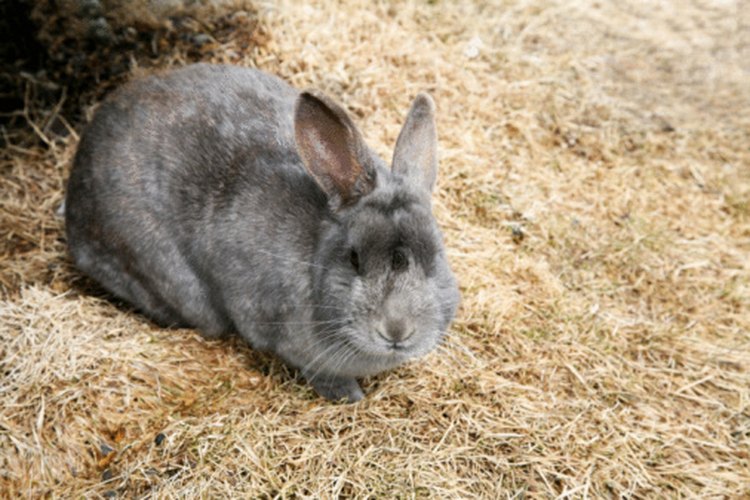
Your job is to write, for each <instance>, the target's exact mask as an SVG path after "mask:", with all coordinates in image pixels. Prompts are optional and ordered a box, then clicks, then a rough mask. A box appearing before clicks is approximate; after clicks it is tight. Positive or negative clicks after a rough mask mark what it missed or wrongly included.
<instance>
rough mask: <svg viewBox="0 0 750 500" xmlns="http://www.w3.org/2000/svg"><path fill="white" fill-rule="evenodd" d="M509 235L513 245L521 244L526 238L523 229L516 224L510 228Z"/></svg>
mask: <svg viewBox="0 0 750 500" xmlns="http://www.w3.org/2000/svg"><path fill="white" fill-rule="evenodd" d="M510 235H511V238H512V239H513V243H521V242H522V241H523V239H524V238H525V237H526V234H525V233H524V232H523V228H522V227H521V226H519V225H517V224H513V225H511V226H510Z"/></svg>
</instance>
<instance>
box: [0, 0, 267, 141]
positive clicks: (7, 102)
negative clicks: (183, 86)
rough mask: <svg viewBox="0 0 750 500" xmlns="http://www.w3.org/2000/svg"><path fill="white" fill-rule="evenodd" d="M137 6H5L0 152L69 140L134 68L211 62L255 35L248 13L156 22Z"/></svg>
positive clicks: (46, 2) (0, 25)
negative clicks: (231, 44) (225, 45)
mask: <svg viewBox="0 0 750 500" xmlns="http://www.w3.org/2000/svg"><path fill="white" fill-rule="evenodd" d="M139 5H140V4H138V3H137V2H132V3H130V2H118V1H114V0H112V1H110V2H103V1H102V2H100V1H98V0H90V1H84V0H75V1H64V0H20V1H10V2H0V37H2V38H1V39H0V147H3V146H5V145H6V144H7V143H13V144H17V145H24V146H32V145H34V144H36V143H39V141H40V140H42V137H44V136H47V135H52V136H60V135H63V136H64V135H66V134H67V133H68V129H69V126H68V125H73V126H74V127H75V125H76V124H78V123H79V122H80V121H81V119H82V117H83V113H84V110H85V108H86V106H88V105H90V104H92V103H94V102H96V101H98V100H100V99H101V98H102V97H103V96H104V95H105V94H106V93H108V92H109V91H110V90H112V89H113V88H114V87H116V86H117V85H119V84H120V83H122V82H123V81H124V80H125V79H126V78H127V76H128V74H129V73H130V70H131V67H132V66H133V65H137V66H140V67H143V68H149V67H161V66H166V65H168V64H169V63H170V62H171V61H170V58H171V60H172V61H174V60H176V61H179V62H184V63H189V62H195V61H199V60H204V59H208V58H210V57H211V56H212V55H213V53H214V51H215V50H216V49H217V48H219V46H220V42H221V41H223V40H226V39H227V38H229V37H232V36H234V34H235V32H238V31H239V32H241V33H243V34H245V35H246V37H248V34H252V33H254V32H255V30H256V28H257V23H256V21H255V15H254V12H253V11H252V10H251V9H247V8H246V9H245V10H243V11H240V12H241V14H242V15H237V10H236V9H234V10H232V11H231V12H230V11H225V12H218V11H215V10H210V11H209V10H206V9H205V8H204V9H203V10H201V11H196V10H193V11H186V10H184V11H181V12H180V13H179V15H175V16H165V17H163V18H157V17H155V16H154V15H152V13H151V12H148V11H146V12H143V13H140V12H138V11H137V9H139V8H141V9H143V8H144V7H142V6H140V7H139ZM125 13H127V14H128V15H124V14H125ZM249 38H250V42H249V43H251V44H252V43H256V39H255V37H253V36H252V35H249ZM32 123H33V126H32ZM34 129H36V130H34ZM29 132H32V133H29Z"/></svg>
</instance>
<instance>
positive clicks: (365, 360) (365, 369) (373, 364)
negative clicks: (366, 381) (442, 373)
mask: <svg viewBox="0 0 750 500" xmlns="http://www.w3.org/2000/svg"><path fill="white" fill-rule="evenodd" d="M436 345H437V342H428V343H417V344H411V345H405V346H403V347H400V348H398V349H394V348H392V347H390V346H388V345H386V344H385V343H384V344H382V345H381V344H374V343H370V342H367V343H365V345H360V346H358V349H357V350H358V351H359V355H358V356H356V357H355V358H354V359H352V361H351V363H349V364H348V366H341V367H340V368H339V373H338V374H339V375H342V376H349V377H367V376H371V375H377V374H378V373H381V372H384V371H386V370H391V369H393V368H396V367H398V366H401V365H403V364H404V363H407V362H409V361H412V360H415V359H417V358H421V357H422V356H425V355H426V354H428V353H429V352H430V351H432V350H434V349H435V347H436Z"/></svg>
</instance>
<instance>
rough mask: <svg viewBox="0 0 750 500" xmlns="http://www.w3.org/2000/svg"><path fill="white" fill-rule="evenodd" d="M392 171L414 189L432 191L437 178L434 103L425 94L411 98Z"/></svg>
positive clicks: (397, 144)
mask: <svg viewBox="0 0 750 500" xmlns="http://www.w3.org/2000/svg"><path fill="white" fill-rule="evenodd" d="M392 170H393V172H394V173H396V174H399V175H401V176H403V177H405V178H406V179H407V180H408V181H409V182H410V183H411V184H413V185H414V186H415V187H417V188H418V189H423V190H425V191H427V192H428V193H429V192H431V191H432V188H433V186H434V185H435V178H436V177H437V130H436V128H435V103H434V102H433V101H432V98H431V97H430V96H429V95H428V94H425V93H420V94H419V95H417V97H416V98H415V99H414V102H413V103H412V105H411V110H409V114H408V116H407V117H406V123H404V127H403V128H402V129H401V133H400V134H399V135H398V140H397V141H396V148H395V149H394V151H393V166H392Z"/></svg>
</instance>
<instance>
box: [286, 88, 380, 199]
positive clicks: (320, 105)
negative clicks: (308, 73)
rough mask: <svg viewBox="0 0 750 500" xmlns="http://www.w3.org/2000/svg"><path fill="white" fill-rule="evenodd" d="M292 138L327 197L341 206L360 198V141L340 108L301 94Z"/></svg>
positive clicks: (361, 169) (324, 100)
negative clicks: (294, 137) (358, 184)
mask: <svg viewBox="0 0 750 500" xmlns="http://www.w3.org/2000/svg"><path fill="white" fill-rule="evenodd" d="M295 135H296V139H297V148H298V151H299V153H300V156H301V157H302V160H303V163H304V164H305V167H306V168H307V170H308V171H309V172H310V174H311V175H312V176H313V177H314V178H315V180H316V181H317V182H318V184H319V185H320V186H321V188H323V190H324V191H325V192H326V193H327V194H328V195H329V196H336V197H338V198H339V199H340V200H341V202H342V203H343V204H348V203H350V202H352V201H355V200H356V199H357V198H358V197H359V196H361V193H358V192H357V191H358V190H357V181H358V180H359V179H360V178H361V177H362V175H363V174H364V173H365V172H364V168H363V166H362V162H361V161H360V160H359V158H358V156H359V152H360V148H361V144H360V142H361V138H360V137H359V134H358V132H357V130H356V128H355V127H354V124H353V123H352V122H351V120H350V119H349V117H348V116H347V115H346V113H345V112H344V110H343V109H341V108H339V107H338V106H337V105H336V104H334V103H333V102H330V101H329V100H328V99H327V98H325V97H322V96H321V97H318V96H315V95H312V94H309V93H304V94H302V95H301V96H300V98H299V100H298V102H297V109H296V111H295Z"/></svg>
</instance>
